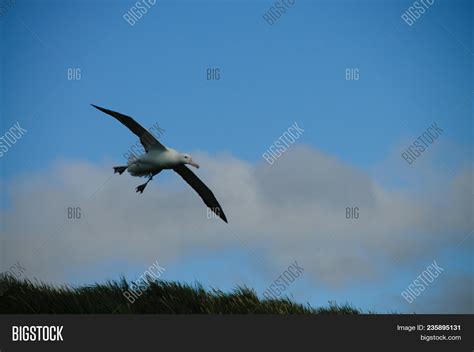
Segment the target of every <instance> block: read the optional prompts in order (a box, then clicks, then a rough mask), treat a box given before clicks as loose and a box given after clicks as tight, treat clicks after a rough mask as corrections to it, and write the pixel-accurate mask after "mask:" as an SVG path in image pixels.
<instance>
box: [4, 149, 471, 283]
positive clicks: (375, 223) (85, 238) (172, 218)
mask: <svg viewBox="0 0 474 352" xmlns="http://www.w3.org/2000/svg"><path fill="white" fill-rule="evenodd" d="M193 157H194V159H196V160H197V161H198V162H199V163H200V164H201V165H202V168H201V169H200V170H199V176H200V177H201V178H202V179H203V181H204V182H205V183H206V184H207V185H208V186H209V187H210V188H211V189H212V190H213V191H214V194H215V195H216V197H217V198H218V200H219V201H220V203H221V205H222V206H223V208H224V211H225V212H226V215H227V217H228V219H229V224H228V225H226V224H225V223H223V222H222V221H220V220H218V219H211V220H209V219H207V210H206V207H205V205H204V204H203V203H202V201H201V199H200V198H199V197H198V196H197V194H195V193H194V191H193V190H192V189H191V188H190V187H189V186H188V185H186V184H185V183H184V182H183V181H182V180H181V178H180V177H179V176H178V175H172V174H171V173H172V172H169V171H168V173H170V175H164V174H163V173H162V174H159V175H157V176H156V177H155V178H154V180H153V181H152V182H151V183H150V184H149V185H148V187H147V189H146V190H145V192H144V194H143V195H140V194H137V193H135V190H134V188H135V187H136V186H137V185H138V184H140V183H142V182H143V181H144V180H143V179H137V178H132V177H130V175H128V174H124V175H122V176H118V175H115V176H113V177H112V178H110V180H108V181H107V182H106V183H105V184H103V183H104V181H106V180H107V179H108V178H109V177H110V175H111V173H112V169H111V166H112V165H109V164H107V165H104V164H102V165H95V164H91V163H89V162H84V161H62V162H60V163H57V164H55V165H54V166H53V167H52V168H51V169H50V170H48V172H47V173H38V174H33V175H28V176H27V177H22V178H17V179H15V180H13V181H12V184H7V186H8V189H10V190H11V191H10V194H9V197H10V202H9V203H10V204H9V206H8V209H6V210H4V211H3V213H2V216H3V219H4V226H3V231H4V233H3V235H2V238H3V243H2V246H1V249H0V255H1V259H0V269H2V270H6V269H7V268H8V267H9V266H10V265H12V263H15V262H16V261H20V262H21V263H22V264H24V265H25V266H26V267H27V268H28V270H27V276H30V277H37V278H39V279H42V280H46V281H56V282H57V281H59V282H61V281H63V280H67V278H66V277H64V276H65V275H64V273H65V272H66V270H67V271H68V272H70V271H71V270H74V268H83V267H85V266H89V267H93V266H94V265H95V263H97V262H100V261H104V260H107V259H110V260H113V259H117V258H122V259H123V258H127V260H130V261H131V262H136V261H144V262H145V263H151V262H153V261H155V260H156V259H158V260H159V261H160V263H166V262H173V261H177V260H180V259H183V258H185V257H186V256H187V255H188V254H190V253H193V252H196V251H199V250H200V249H216V250H217V249H222V248H228V247H232V246H237V245H239V242H238V241H236V238H235V237H234V236H238V238H239V239H240V240H241V241H242V242H244V243H245V244H246V245H247V246H248V247H249V248H260V249H262V248H263V251H264V252H265V253H266V254H265V257H264V258H263V259H264V260H265V261H267V262H268V263H269V264H276V265H279V267H284V266H285V265H287V264H288V263H289V262H292V261H294V260H298V262H299V263H301V265H302V266H303V267H304V268H305V277H307V278H308V279H309V280H311V281H312V282H314V283H318V284H323V285H327V286H329V287H333V288H343V287H345V286H347V285H350V284H351V283H353V282H358V283H360V282H364V281H367V282H369V281H373V280H381V279H382V278H381V275H382V274H383V272H384V268H387V267H389V268H393V267H396V266H403V265H409V263H410V261H412V260H415V259H420V258H422V257H427V258H429V259H430V260H432V258H436V254H437V253H438V252H439V251H440V250H442V249H443V248H446V247H449V246H451V247H453V248H454V247H455V246H456V245H457V244H458V243H459V242H460V241H461V239H462V238H464V236H465V235H466V234H467V233H468V231H470V230H471V229H472V205H471V199H472V169H471V168H470V167H469V168H465V169H462V170H459V171H458V172H457V173H456V174H455V175H453V176H452V177H451V179H450V182H447V183H446V182H442V183H438V184H436V187H437V191H438V194H430V198H429V200H428V199H423V198H422V197H420V194H423V191H421V192H420V190H417V191H416V192H412V190H410V189H401V188H400V187H399V188H397V189H393V188H392V189H387V188H384V187H383V186H382V185H380V184H378V183H377V182H376V181H374V180H373V179H372V178H371V177H369V175H368V174H366V173H364V172H363V171H361V170H358V169H357V168H355V167H352V166H350V165H346V164H345V163H343V162H341V161H340V160H338V159H336V158H334V157H332V156H329V155H326V154H324V153H321V152H319V151H317V150H314V149H312V148H310V147H306V146H293V147H292V148H290V149H289V150H288V151H287V152H286V153H285V154H284V155H283V156H282V157H281V158H280V159H278V160H277V161H276V162H275V164H274V165H272V166H270V165H268V164H266V163H264V162H263V161H262V162H261V163H257V164H251V163H248V162H245V161H242V160H239V159H236V158H234V157H232V156H231V155H224V154H223V155H218V156H209V155H207V154H204V153H195V155H193ZM426 181H427V184H429V186H430V187H433V182H431V180H426ZM92 194H94V195H93V196H92V198H90V195H92ZM69 206H71V207H76V206H78V207H81V209H82V218H81V219H79V220H68V219H67V218H66V208H67V207H69ZM352 206H354V207H355V206H357V207H359V209H360V210H359V212H360V217H359V219H346V218H345V208H346V207H352ZM45 240H47V242H46V244H45V245H43V246H42V243H43V242H44V241H45ZM78 270H79V269H78ZM119 274H121V273H117V275H119ZM229 274H232V273H229ZM235 275H236V276H238V273H235ZM169 279H172V278H169Z"/></svg>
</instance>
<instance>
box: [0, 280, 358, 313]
mask: <svg viewBox="0 0 474 352" xmlns="http://www.w3.org/2000/svg"><path fill="white" fill-rule="evenodd" d="M127 290H130V283H128V282H127V281H126V280H125V279H121V280H118V281H109V282H107V283H105V284H94V285H91V286H83V287H77V288H69V287H56V286H51V285H47V284H44V283H41V282H32V281H29V280H17V279H15V278H13V277H11V276H5V275H0V313H119V314H123V313H139V314H140V313H151V314H156V313H158V314H159V313H163V314H173V313H197V314H248V313H257V314H258V313H267V314H359V313H361V312H360V311H359V310H357V309H355V308H352V307H351V306H349V305H343V306H339V305H336V304H335V303H334V304H330V305H329V306H328V307H324V308H312V307H310V306H309V305H301V304H297V303H294V302H292V301H291V300H289V299H288V298H282V299H275V300H267V299H264V300H261V299H259V298H258V297H257V295H256V293H255V291H253V290H251V289H248V288H245V287H244V288H237V289H235V290H234V291H233V292H231V293H224V292H222V291H220V290H210V291H206V290H205V289H203V288H202V287H201V286H200V285H196V286H190V285H186V284H180V283H175V282H166V281H157V282H154V283H151V285H150V286H149V287H148V288H147V289H146V290H144V291H143V293H142V295H141V296H140V297H138V298H137V299H136V300H135V301H134V302H133V303H130V302H129V301H128V300H127V299H126V298H125V297H124V295H123V292H124V291H127Z"/></svg>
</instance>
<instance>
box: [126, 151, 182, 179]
mask: <svg viewBox="0 0 474 352" xmlns="http://www.w3.org/2000/svg"><path fill="white" fill-rule="evenodd" d="M181 155H182V154H181V153H179V152H177V151H176V150H174V149H171V148H166V150H164V151H162V150H155V149H152V150H150V151H149V152H148V153H145V154H142V155H140V156H139V157H135V156H132V157H131V158H130V159H129V160H128V165H127V166H128V168H127V170H128V172H129V173H130V175H132V176H149V175H150V174H157V173H159V172H160V171H161V170H163V169H173V168H174V167H176V166H178V165H179V164H180V163H182V161H181V160H182V156H181Z"/></svg>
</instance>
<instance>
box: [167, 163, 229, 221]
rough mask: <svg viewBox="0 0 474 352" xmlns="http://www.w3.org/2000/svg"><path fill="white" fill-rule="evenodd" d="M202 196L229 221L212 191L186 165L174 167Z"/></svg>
mask: <svg viewBox="0 0 474 352" xmlns="http://www.w3.org/2000/svg"><path fill="white" fill-rule="evenodd" d="M173 170H174V171H176V172H177V173H178V174H179V175H180V176H181V177H182V178H183V179H184V180H185V181H186V182H187V183H188V184H189V185H190V186H191V187H192V188H193V189H194V190H195V191H196V192H197V193H198V194H199V196H200V197H201V198H202V200H203V201H204V203H205V204H206V205H207V206H208V207H209V208H211V210H212V211H213V212H214V213H216V215H218V216H219V217H220V218H221V219H222V220H224V221H225V222H227V218H226V216H225V214H224V210H222V207H221V205H220V204H219V202H218V201H217V199H216V197H215V196H214V194H213V193H212V191H211V190H210V189H209V188H208V187H207V186H206V185H205V184H204V182H202V181H201V180H200V179H199V178H198V177H197V176H196V175H195V174H194V172H192V171H191V170H189V169H188V168H187V167H186V166H185V165H179V166H176V167H175V168H174V169H173Z"/></svg>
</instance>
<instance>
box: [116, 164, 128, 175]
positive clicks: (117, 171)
mask: <svg viewBox="0 0 474 352" xmlns="http://www.w3.org/2000/svg"><path fill="white" fill-rule="evenodd" d="M127 167H128V166H114V174H116V173H118V174H120V175H121V174H123V172H124V171H125V170H127Z"/></svg>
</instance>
